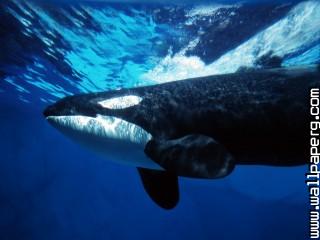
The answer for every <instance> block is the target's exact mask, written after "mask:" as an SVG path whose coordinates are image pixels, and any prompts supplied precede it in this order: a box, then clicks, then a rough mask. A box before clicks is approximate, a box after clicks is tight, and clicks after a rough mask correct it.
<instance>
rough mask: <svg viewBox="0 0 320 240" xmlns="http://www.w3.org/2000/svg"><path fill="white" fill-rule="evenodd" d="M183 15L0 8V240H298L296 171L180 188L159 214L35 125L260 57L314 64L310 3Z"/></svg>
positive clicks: (253, 172)
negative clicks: (83, 105) (83, 98)
mask: <svg viewBox="0 0 320 240" xmlns="http://www.w3.org/2000/svg"><path fill="white" fill-rule="evenodd" d="M180 2H183V1H179V3H180ZM187 2H188V1H185V2H184V3H183V4H178V5H174V4H160V3H156V2H154V3H152V4H138V3H135V4H130V3H122V4H114V3H106V2H104V3H103V2H98V3H92V2H90V3H88V2H81V3H79V2H72V3H65V2H59V3H43V2H31V1H27V2H24V1H18V0H15V1H11V0H4V1H1V3H0V80H1V81H0V124H1V127H0V136H1V138H0V151H1V157H0V239H19V240H20V239H219V240H220V239H275V240H277V239H299V240H300V239H307V236H308V199H307V188H306V186H305V184H304V173H305V171H306V167H305V166H302V167H293V168H273V167H254V166H252V167H245V166H241V167H237V168H236V169H235V171H234V172H233V173H232V174H231V175H230V176H228V177H227V178H224V179H220V180H212V181H204V180H190V179H185V178H182V179H181V180H180V185H181V201H180V203H179V205H178V206H177V208H175V209H174V210H172V211H165V210H163V209H160V208H159V207H158V206H156V205H155V204H154V203H153V202H152V201H151V200H150V199H149V198H148V196H147V195H146V193H145V192H144V190H143V188H142V185H141V183H140V179H139V177H138V175H137V172H136V169H134V168H131V167H127V166H122V165H116V164H114V163H112V162H109V161H107V160H106V159H104V158H101V157H100V156H97V155H95V154H94V153H92V152H90V151H88V150H86V149H83V148H81V147H80V146H78V145H77V144H75V143H73V142H72V141H70V140H69V139H67V138H65V137H64V136H62V135H61V134H60V133H59V132H57V131H56V130H55V129H53V128H52V127H51V126H49V125H48V124H47V122H46V121H45V120H44V118H43V117H42V110H43V109H44V107H45V106H47V105H48V104H50V103H52V102H54V101H56V100H58V99H59V98H61V97H64V96H66V95H70V94H77V93H83V92H95V91H105V90H110V89H119V88H124V87H133V86H141V85H150V84H157V83H163V82H168V81H172V80H179V79H184V78H189V77H196V76H205V75H210V74H218V73H228V72H234V71H236V70H237V69H238V68H239V67H240V66H250V67H251V66H254V65H255V61H256V60H257V59H258V58H259V57H260V56H262V55H264V54H266V53H268V52H269V51H273V53H274V54H275V55H278V56H280V57H282V58H283V63H282V64H283V66H292V65H301V64H313V63H320V25H319V22H320V2H319V1H306V2H299V3H284V2H281V3H280V2H278V3H272V4H271V3H263V4H262V3H260V4H258V3H250V4H249V3H248V4H247V3H237V2H234V1H232V2H230V3H223V4H212V3H205V2H203V3H201V4H200V5H188V4H186V3H187ZM189 2H190V1H189Z"/></svg>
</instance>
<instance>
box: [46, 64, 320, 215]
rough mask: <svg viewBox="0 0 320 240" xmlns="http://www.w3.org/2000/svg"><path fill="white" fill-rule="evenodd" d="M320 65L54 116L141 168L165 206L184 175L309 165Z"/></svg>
mask: <svg viewBox="0 0 320 240" xmlns="http://www.w3.org/2000/svg"><path fill="white" fill-rule="evenodd" d="M319 80H320V70H319V66H315V65H308V66H300V67H290V68H282V67H277V68H270V69H245V70H243V69H242V70H239V71H237V72H235V73H231V74H222V75H214V76H207V77H199V78H194V79H186V80H180V81H175V82H169V83H164V84H158V85H153V86H144V87H137V88H130V89H121V90H113V91H107V92H99V93H89V94H80V95H75V96H68V97H65V98H63V99H61V100H59V101H57V102H56V103H55V104H53V105H51V106H48V107H47V108H46V109H45V111H44V116H45V117H46V119H47V120H48V121H49V123H51V124H52V125H53V126H54V127H55V128H57V129H58V130H60V131H61V132H62V133H64V134H65V135H67V136H69V137H71V138H72V139H74V140H76V141H78V142H79V143H81V144H83V145H85V146H88V147H90V148H91V149H93V150H94V151H96V152H100V153H101V154H104V155H105V156H106V157H107V158H109V159H110V160H114V161H117V162H123V163H125V164H129V165H132V166H135V167H137V168H138V171H139V174H140V176H141V179H142V182H143V185H144V188H145V190H146V192H147V193H148V194H149V196H150V197H151V198H152V199H153V200H154V201H155V202H156V203H157V204H158V205H159V206H161V207H162V208H165V209H171V208H173V207H175V206H176V204H177V203H178V201H179V188H178V176H182V177H191V178H207V179H214V178H222V177H225V176H227V175H228V174H230V173H231V172H232V170H233V169H234V167H235V166H236V165H240V164H247V165H270V166H296V165H301V164H306V163H308V157H307V156H308V143H309V138H308V134H309V131H308V128H309V122H308V121H309V94H310V89H311V88H314V87H319V85H320V81H319Z"/></svg>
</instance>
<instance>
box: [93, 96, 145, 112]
mask: <svg viewBox="0 0 320 240" xmlns="http://www.w3.org/2000/svg"><path fill="white" fill-rule="evenodd" d="M141 101H142V98H141V97H139V96H135V95H127V96H122V97H115V98H110V99H106V100H103V101H100V102H98V104H100V105H101V106H102V107H104V108H109V109H124V108H128V107H132V106H134V105H138V104H139V103H140V102H141Z"/></svg>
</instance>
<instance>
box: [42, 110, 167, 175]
mask: <svg viewBox="0 0 320 240" xmlns="http://www.w3.org/2000/svg"><path fill="white" fill-rule="evenodd" d="M47 120H48V122H49V123H50V124H51V125H53V126H54V127H55V128H57V129H58V130H59V131H61V132H62V133H63V134H65V135H67V136H69V137H70V138H71V139H73V140H75V141H77V142H79V143H81V144H82V145H85V146H86V147H89V148H90V149H92V150H94V151H95V152H98V153H100V154H103V155H104V156H105V157H107V158H108V159H110V160H112V161H116V162H121V163H125V164H127V165H133V166H136V167H144V168H150V169H162V168H161V167H160V166H159V165H158V164H156V163H155V162H153V161H152V160H151V159H149V158H148V157H147V156H146V155H145V153H144V147H145V144H146V143H147V142H148V141H149V140H150V139H151V137H152V136H151V134H149V133H148V132H147V131H145V130H144V129H143V128H141V127H139V126H138V125H135V124H133V123H130V122H127V121H125V120H123V119H120V118H117V117H113V116H102V115H97V116H96V117H87V116H81V115H75V116H48V117H47Z"/></svg>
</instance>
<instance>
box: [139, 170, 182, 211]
mask: <svg viewBox="0 0 320 240" xmlns="http://www.w3.org/2000/svg"><path fill="white" fill-rule="evenodd" d="M138 171H139V174H140V177H141V180H142V183H143V186H144V189H145V190H146V192H147V193H148V195H149V196H150V197H151V199H152V200H153V201H154V202H156V203H157V204H158V205H159V206H160V207H162V208H165V209H172V208H174V207H175V206H176V205H177V203H178V201H179V186H178V177H177V176H176V175H174V174H172V173H170V172H167V171H158V170H151V169H145V168H138Z"/></svg>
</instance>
